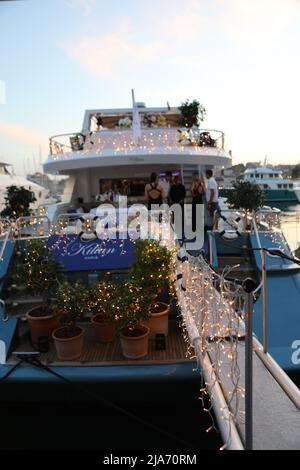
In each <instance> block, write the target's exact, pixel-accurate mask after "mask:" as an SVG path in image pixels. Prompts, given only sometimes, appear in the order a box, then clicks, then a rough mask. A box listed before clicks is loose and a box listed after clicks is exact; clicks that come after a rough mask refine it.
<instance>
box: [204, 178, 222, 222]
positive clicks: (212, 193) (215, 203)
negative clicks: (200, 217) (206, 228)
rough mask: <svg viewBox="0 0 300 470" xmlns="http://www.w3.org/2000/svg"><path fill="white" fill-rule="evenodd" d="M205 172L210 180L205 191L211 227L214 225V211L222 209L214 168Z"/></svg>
mask: <svg viewBox="0 0 300 470" xmlns="http://www.w3.org/2000/svg"><path fill="white" fill-rule="evenodd" d="M205 174H206V178H207V180H208V181H207V185H206V191H205V196H206V208H207V211H208V213H209V216H210V219H211V227H212V226H213V217H214V213H215V211H217V210H220V206H219V191H218V184H217V182H216V180H215V178H214V176H213V172H212V170H206V172H205Z"/></svg>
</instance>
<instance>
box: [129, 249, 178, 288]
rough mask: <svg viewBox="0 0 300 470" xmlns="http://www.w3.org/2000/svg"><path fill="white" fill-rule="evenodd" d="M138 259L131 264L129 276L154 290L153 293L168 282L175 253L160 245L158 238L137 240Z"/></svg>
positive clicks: (136, 251)
mask: <svg viewBox="0 0 300 470" xmlns="http://www.w3.org/2000/svg"><path fill="white" fill-rule="evenodd" d="M135 256H136V260H135V262H134V263H133V264H132V265H131V268H130V270H129V277H130V279H131V281H132V282H135V283H138V284H139V285H140V286H142V287H143V289H147V290H152V292H153V295H155V293H157V292H159V291H160V290H161V289H163V287H165V286H166V284H167V283H168V280H169V277H170V274H171V263H172V257H173V253H172V251H170V250H169V249H168V248H167V247H164V246H160V244H159V242H158V241H157V240H137V241H136V242H135Z"/></svg>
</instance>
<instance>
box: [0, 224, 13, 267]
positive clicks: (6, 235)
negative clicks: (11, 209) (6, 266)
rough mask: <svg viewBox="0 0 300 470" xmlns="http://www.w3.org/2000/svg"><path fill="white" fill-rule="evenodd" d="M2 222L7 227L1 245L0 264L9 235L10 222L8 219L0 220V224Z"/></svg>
mask: <svg viewBox="0 0 300 470" xmlns="http://www.w3.org/2000/svg"><path fill="white" fill-rule="evenodd" d="M2 222H5V223H6V224H7V225H8V230H7V232H6V234H5V238H4V241H3V245H2V247H1V251H0V263H1V262H2V261H3V254H4V251H5V248H6V245H7V242H8V240H9V236H10V233H11V222H10V221H9V220H8V219H0V223H2Z"/></svg>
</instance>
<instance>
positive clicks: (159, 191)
mask: <svg viewBox="0 0 300 470" xmlns="http://www.w3.org/2000/svg"><path fill="white" fill-rule="evenodd" d="M205 174H206V179H207V184H206V186H205V185H204V183H203V182H202V181H201V179H200V176H199V175H198V173H195V174H194V177H193V182H192V185H191V195H192V229H193V231H195V230H196V211H197V205H198V204H205V205H206V209H207V212H208V214H209V216H210V218H211V219H212V218H213V214H214V213H215V211H216V210H218V209H219V203H218V198H219V196H218V185H217V182H216V180H215V178H214V176H213V171H212V170H206V173H205ZM185 197H186V188H185V186H184V185H183V184H182V181H181V178H180V176H179V175H175V176H174V177H173V176H172V173H171V172H167V173H166V175H165V178H164V179H160V178H159V176H158V175H157V173H151V175H150V181H149V183H148V184H146V186H145V199H146V201H147V204H148V209H149V210H150V209H151V206H152V205H153V204H159V205H160V204H163V203H166V204H169V205H172V204H180V205H181V206H182V209H183V206H184V200H185Z"/></svg>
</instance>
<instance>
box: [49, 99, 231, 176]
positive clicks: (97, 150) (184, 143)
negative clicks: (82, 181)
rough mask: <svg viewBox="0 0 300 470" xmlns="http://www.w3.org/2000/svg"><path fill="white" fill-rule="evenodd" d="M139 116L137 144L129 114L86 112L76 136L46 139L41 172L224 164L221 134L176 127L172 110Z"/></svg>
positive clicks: (226, 161) (141, 111)
mask: <svg viewBox="0 0 300 470" xmlns="http://www.w3.org/2000/svg"><path fill="white" fill-rule="evenodd" d="M139 114H140V120H141V138H140V139H139V142H138V143H137V142H136V141H135V139H134V135H133V130H132V110H130V109H123V110H121V109H120V110H102V111H98V110H88V111H86V112H85V117H84V122H83V128H82V131H81V132H79V133H72V134H61V135H56V136H53V137H51V138H50V155H49V157H48V160H47V162H46V163H45V170H46V171H65V170H71V169H79V168H86V167H102V166H103V167H107V166H114V165H116V166H120V165H121V166H122V165H137V164H141V165H142V164H149V163H150V164H151V163H153V164H157V163H166V164H169V163H178V164H184V163H192V164H199V165H200V164H203V165H221V166H223V165H224V166H226V165H228V164H230V162H231V157H230V155H229V154H228V152H227V151H226V150H225V135H224V133H223V132H222V131H217V130H208V129H197V128H192V129H187V128H183V127H180V125H179V118H180V111H179V110H178V109H177V108H170V109H169V108H145V107H140V108H139ZM99 157H101V158H99ZM108 157H109V158H108ZM174 159H176V160H174Z"/></svg>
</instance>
